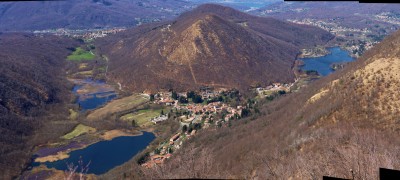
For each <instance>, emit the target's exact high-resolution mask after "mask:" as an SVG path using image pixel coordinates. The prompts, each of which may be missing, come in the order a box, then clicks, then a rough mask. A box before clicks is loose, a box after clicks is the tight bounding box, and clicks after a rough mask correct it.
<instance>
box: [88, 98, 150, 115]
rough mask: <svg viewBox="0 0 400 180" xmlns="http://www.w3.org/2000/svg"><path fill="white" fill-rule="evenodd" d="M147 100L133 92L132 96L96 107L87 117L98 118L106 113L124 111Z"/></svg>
mask: <svg viewBox="0 0 400 180" xmlns="http://www.w3.org/2000/svg"><path fill="white" fill-rule="evenodd" d="M148 101H149V100H148V99H147V98H145V97H144V96H142V95H140V94H134V95H132V96H128V97H125V98H121V99H117V100H113V101H111V102H110V103H108V104H107V105H106V106H104V107H102V108H99V109H96V110H95V111H93V112H91V113H90V114H89V115H88V116H87V119H89V120H98V119H101V118H104V117H106V116H107V115H112V114H115V113H118V112H121V111H126V110H129V109H133V108H135V107H137V106H139V105H141V104H143V103H146V102H148Z"/></svg>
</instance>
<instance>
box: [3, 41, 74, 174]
mask: <svg viewBox="0 0 400 180" xmlns="http://www.w3.org/2000/svg"><path fill="white" fill-rule="evenodd" d="M77 45H78V42H76V41H74V40H70V39H65V38H60V37H55V36H45V37H42V36H35V35H32V34H9V33H4V34H1V35H0V64H1V66H0V134H1V136H0V169H1V173H0V174H1V175H0V179H3V178H5V179H8V178H9V177H10V176H14V175H17V174H18V173H19V170H20V169H21V167H24V166H25V163H26V161H27V160H29V157H30V155H31V154H30V153H31V152H30V150H31V148H32V147H31V146H32V144H31V143H30V140H32V137H33V136H34V133H35V131H36V130H37V129H39V128H41V126H42V123H44V121H45V120H44V117H45V116H46V115H48V114H51V113H53V114H57V113H58V114H61V112H57V111H58V109H59V108H57V104H62V103H64V102H65V101H68V100H69V98H71V97H70V91H69V89H68V88H67V80H66V79H65V72H64V70H63V68H64V65H65V58H66V56H67V55H68V54H69V53H71V50H69V49H71V48H73V47H75V46H77Z"/></svg>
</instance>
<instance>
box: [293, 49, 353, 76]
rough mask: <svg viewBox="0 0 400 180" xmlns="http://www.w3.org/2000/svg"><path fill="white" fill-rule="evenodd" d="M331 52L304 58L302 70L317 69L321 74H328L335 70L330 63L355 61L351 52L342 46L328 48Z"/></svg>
mask: <svg viewBox="0 0 400 180" xmlns="http://www.w3.org/2000/svg"><path fill="white" fill-rule="evenodd" d="M328 50H329V51H330V52H331V54H328V55H326V56H323V57H316V58H303V59H301V60H303V61H304V66H302V67H301V69H302V70H316V71H318V73H319V74H320V75H321V76H326V75H329V74H331V73H332V72H334V71H333V70H332V69H331V67H330V65H331V64H333V63H341V62H350V61H353V60H354V58H352V57H351V56H350V55H349V53H348V52H347V51H345V50H343V49H341V48H340V47H332V48H328Z"/></svg>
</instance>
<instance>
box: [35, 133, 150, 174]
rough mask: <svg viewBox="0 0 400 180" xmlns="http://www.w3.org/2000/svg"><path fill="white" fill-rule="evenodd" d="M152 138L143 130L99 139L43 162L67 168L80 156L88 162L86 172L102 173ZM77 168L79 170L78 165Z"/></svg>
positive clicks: (49, 166) (145, 144) (121, 162)
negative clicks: (66, 156) (102, 139)
mask: <svg viewBox="0 0 400 180" xmlns="http://www.w3.org/2000/svg"><path fill="white" fill-rule="evenodd" d="M154 138H155V136H154V134H153V133H149V132H143V135H141V136H122V137H117V138H114V139H112V140H110V141H100V142H97V143H95V144H92V145H90V146H88V147H86V148H84V149H79V150H75V151H72V152H70V153H69V155H70V157H69V158H67V159H63V160H59V161H55V162H46V163H44V164H45V165H46V166H47V167H48V168H55V169H58V170H67V168H68V167H67V163H73V164H74V165H77V164H78V162H79V160H80V158H82V161H83V164H84V165H87V164H88V163H89V162H90V164H89V169H88V171H87V173H89V174H91V173H93V174H96V175H99V174H104V173H106V172H107V171H109V170H110V169H112V168H115V167H116V166H119V165H122V164H123V163H125V162H127V161H129V160H130V159H132V157H133V156H135V155H136V154H137V153H138V152H140V151H142V150H143V149H145V148H146V147H147V146H148V145H149V144H150V142H151V141H153V140H154ZM37 165H39V164H38V163H34V166H37ZM78 170H80V167H79V168H78Z"/></svg>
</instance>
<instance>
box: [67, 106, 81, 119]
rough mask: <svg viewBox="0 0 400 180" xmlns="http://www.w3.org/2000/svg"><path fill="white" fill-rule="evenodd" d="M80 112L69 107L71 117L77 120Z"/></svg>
mask: <svg viewBox="0 0 400 180" xmlns="http://www.w3.org/2000/svg"><path fill="white" fill-rule="evenodd" d="M78 115H79V114H78V112H76V111H74V110H73V109H69V119H71V120H76V118H78Z"/></svg>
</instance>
